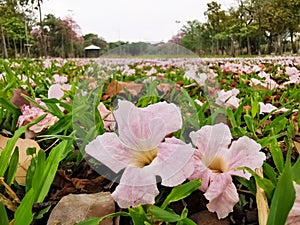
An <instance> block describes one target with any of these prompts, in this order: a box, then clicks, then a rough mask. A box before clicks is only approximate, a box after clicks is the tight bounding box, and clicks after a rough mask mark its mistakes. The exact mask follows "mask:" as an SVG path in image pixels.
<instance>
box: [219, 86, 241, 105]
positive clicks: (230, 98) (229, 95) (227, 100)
mask: <svg viewBox="0 0 300 225" xmlns="http://www.w3.org/2000/svg"><path fill="white" fill-rule="evenodd" d="M239 93H240V91H239V90H238V89H236V88H234V89H232V90H230V91H224V90H221V91H218V97H217V99H216V104H218V105H220V106H224V107H230V108H232V109H236V108H238V107H239V103H240V99H238V98H237V97H236V96H237V95H238V94H239Z"/></svg>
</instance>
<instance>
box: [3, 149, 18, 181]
mask: <svg viewBox="0 0 300 225" xmlns="http://www.w3.org/2000/svg"><path fill="white" fill-rule="evenodd" d="M18 165H19V148H18V147H16V148H15V150H14V153H13V155H12V156H11V159H10V162H9V166H8V170H7V175H6V183H7V184H8V185H11V184H12V183H13V182H14V179H15V176H16V172H17V168H18Z"/></svg>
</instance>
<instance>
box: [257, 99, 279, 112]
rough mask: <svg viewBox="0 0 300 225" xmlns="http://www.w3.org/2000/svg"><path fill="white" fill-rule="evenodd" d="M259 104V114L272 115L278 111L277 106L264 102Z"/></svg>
mask: <svg viewBox="0 0 300 225" xmlns="http://www.w3.org/2000/svg"><path fill="white" fill-rule="evenodd" d="M258 104H259V114H264V113H270V112H272V111H275V110H276V109H278V108H277V107H276V106H274V105H272V104H270V103H267V104H264V103H263V102H259V103H258Z"/></svg>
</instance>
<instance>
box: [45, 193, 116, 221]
mask: <svg viewBox="0 0 300 225" xmlns="http://www.w3.org/2000/svg"><path fill="white" fill-rule="evenodd" d="M114 212H115V202H114V200H113V199H112V197H111V194H110V193H109V192H99V193H96V194H69V195H67V196H65V197H63V198H62V199H61V200H60V201H59V202H58V204H57V205H56V206H55V208H54V209H53V210H52V212H51V214H50V217H49V219H48V222H47V225H56V224H60V225H74V224H76V223H79V222H82V221H84V220H86V219H89V218H91V217H102V216H105V215H107V214H111V213H114ZM100 225H113V219H112V218H109V219H106V220H104V221H102V222H101V223H100Z"/></svg>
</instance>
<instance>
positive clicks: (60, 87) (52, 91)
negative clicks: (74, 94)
mask: <svg viewBox="0 0 300 225" xmlns="http://www.w3.org/2000/svg"><path fill="white" fill-rule="evenodd" d="M71 88H72V86H71V85H70V84H64V83H56V84H52V85H51V86H50V87H49V90H48V98H56V99H61V98H62V97H63V96H64V94H65V92H64V91H69V90H71Z"/></svg>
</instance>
